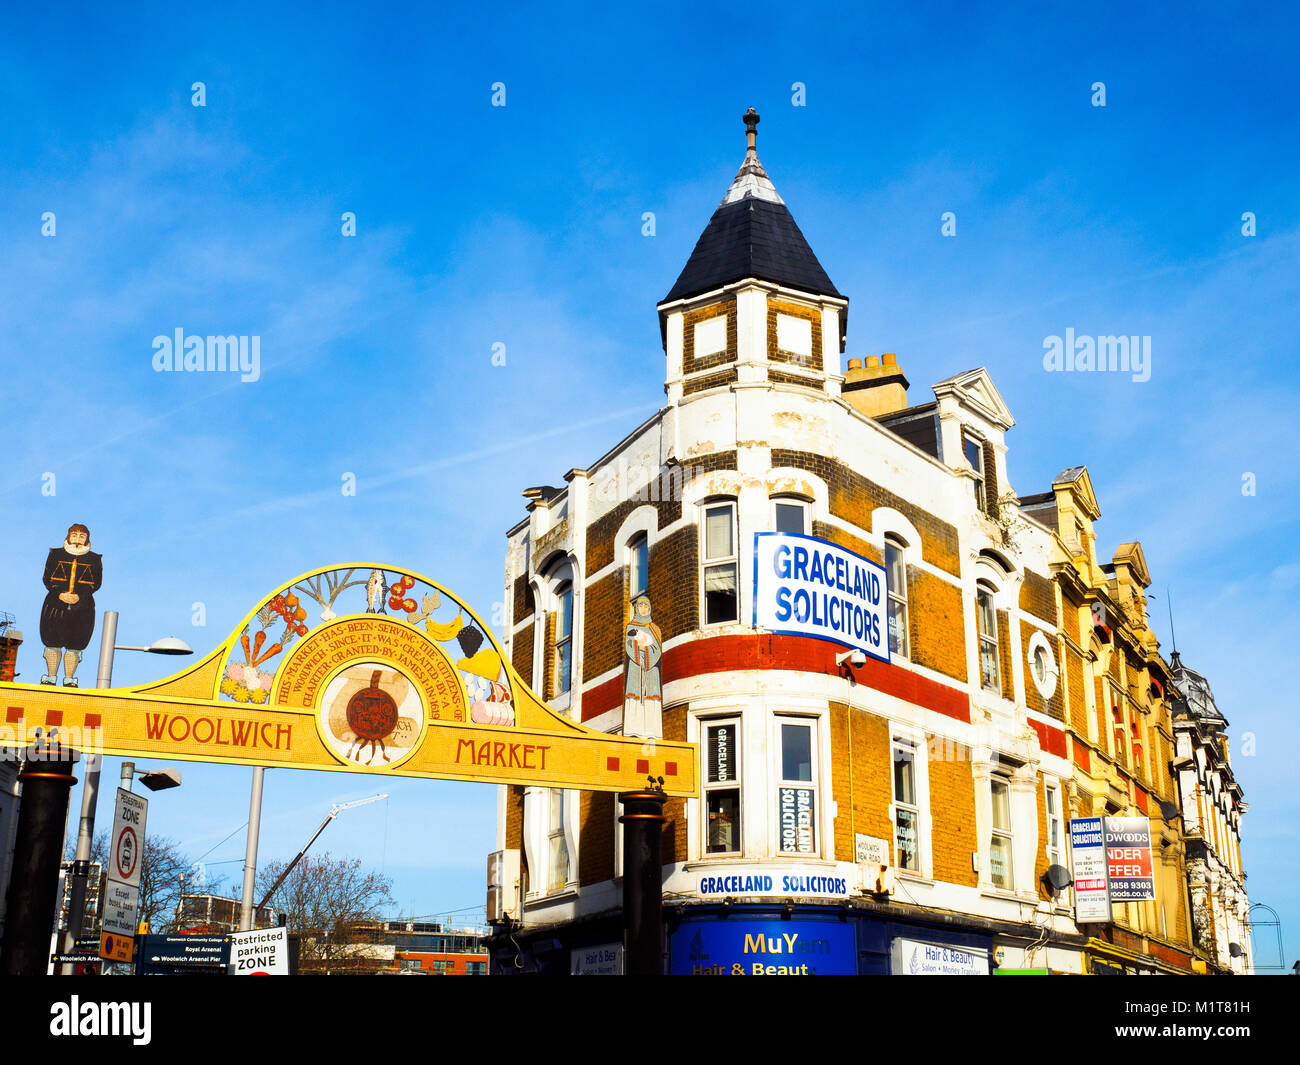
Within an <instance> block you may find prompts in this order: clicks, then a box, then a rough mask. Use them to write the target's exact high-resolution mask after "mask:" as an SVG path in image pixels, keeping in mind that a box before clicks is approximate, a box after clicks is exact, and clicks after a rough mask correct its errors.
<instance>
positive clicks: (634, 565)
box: [627, 533, 650, 599]
mask: <svg viewBox="0 0 1300 1065" xmlns="http://www.w3.org/2000/svg"><path fill="white" fill-rule="evenodd" d="M627 559H628V597H629V598H631V599H635V598H636V597H637V596H638V595H644V594H645V593H646V592H648V591H649V590H650V541H649V539H648V538H647V537H646V534H645V533H640V534H639V535H637V536H634V537H632V539H631V540H630V541H628V545H627Z"/></svg>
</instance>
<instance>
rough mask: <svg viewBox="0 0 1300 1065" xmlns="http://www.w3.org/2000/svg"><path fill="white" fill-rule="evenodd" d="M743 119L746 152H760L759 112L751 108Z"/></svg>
mask: <svg viewBox="0 0 1300 1065" xmlns="http://www.w3.org/2000/svg"><path fill="white" fill-rule="evenodd" d="M741 117H742V118H744V120H745V141H746V150H747V151H748V152H751V153H755V152H757V151H758V148H757V147H756V145H757V142H758V112H757V111H755V110H754V109H753V108H752V107H751V108H750V109H749V110H748V111H746V112H745V113H744V115H742V116H741Z"/></svg>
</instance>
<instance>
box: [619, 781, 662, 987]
mask: <svg viewBox="0 0 1300 1065" xmlns="http://www.w3.org/2000/svg"><path fill="white" fill-rule="evenodd" d="M620 797H621V798H622V800H623V815H622V816H621V817H620V818H619V820H620V821H621V822H622V823H623V927H624V932H623V936H624V946H623V955H624V965H623V971H624V972H625V973H626V974H627V975H628V976H662V975H663V971H664V956H663V952H664V908H663V901H664V900H663V866H662V865H661V863H660V857H659V841H660V837H661V835H662V834H663V826H664V821H665V820H666V818H665V817H664V800H665V796H664V794H663V792H661V791H631V792H627V793H626V794H624V795H622V796H620Z"/></svg>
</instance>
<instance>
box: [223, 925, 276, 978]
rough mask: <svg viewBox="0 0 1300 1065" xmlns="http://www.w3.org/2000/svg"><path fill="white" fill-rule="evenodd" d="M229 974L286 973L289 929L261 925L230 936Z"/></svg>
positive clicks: (264, 974)
mask: <svg viewBox="0 0 1300 1065" xmlns="http://www.w3.org/2000/svg"><path fill="white" fill-rule="evenodd" d="M230 975H231V976H288V975H289V930H288V929H287V928H261V929H258V930H257V931H255V932H233V933H231V936H230Z"/></svg>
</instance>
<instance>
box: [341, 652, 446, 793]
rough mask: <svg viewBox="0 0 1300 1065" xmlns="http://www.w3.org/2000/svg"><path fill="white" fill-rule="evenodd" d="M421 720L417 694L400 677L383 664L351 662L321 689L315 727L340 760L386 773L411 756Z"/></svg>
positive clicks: (408, 680)
mask: <svg viewBox="0 0 1300 1065" xmlns="http://www.w3.org/2000/svg"><path fill="white" fill-rule="evenodd" d="M427 718H428V715H427V713H426V711H425V705H424V699H423V697H422V695H421V693H420V690H419V688H418V686H417V685H415V684H414V683H412V681H411V678H410V677H408V676H407V675H406V674H405V673H404V672H402V671H401V670H399V669H397V668H396V667H394V666H392V665H390V664H388V663H384V662H354V663H352V664H351V665H349V666H345V667H344V668H343V669H341V670H340V671H339V672H338V673H336V674H335V675H334V676H333V677H332V678H331V679H330V680H329V681H328V682H327V683H326V685H325V690H324V693H323V694H322V696H321V700H320V708H319V710H318V711H317V722H316V723H317V727H318V728H319V729H320V734H321V737H322V738H323V739H324V740H325V742H326V744H328V745H329V747H330V749H331V750H332V751H333V752H334V753H335V755H336V756H338V757H339V758H340V760H342V761H344V762H347V763H350V764H352V765H356V766H363V767H366V768H371V769H386V768H389V767H392V766H396V765H400V764H401V763H402V762H404V761H405V760H406V759H407V758H409V757H410V756H411V755H412V754H413V753H414V751H415V749H416V747H417V746H419V743H420V738H421V737H422V736H423V735H424V730H425V726H426V722H427Z"/></svg>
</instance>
